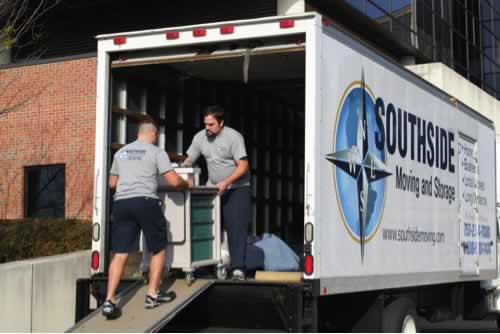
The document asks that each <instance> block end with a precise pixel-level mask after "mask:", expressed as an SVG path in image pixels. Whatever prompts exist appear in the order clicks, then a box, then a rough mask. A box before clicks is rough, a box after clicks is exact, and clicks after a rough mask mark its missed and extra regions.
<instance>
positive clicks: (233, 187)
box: [183, 106, 251, 280]
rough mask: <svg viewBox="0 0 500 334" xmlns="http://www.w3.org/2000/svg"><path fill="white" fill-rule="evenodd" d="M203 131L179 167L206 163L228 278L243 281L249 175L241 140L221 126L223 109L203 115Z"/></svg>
mask: <svg viewBox="0 0 500 334" xmlns="http://www.w3.org/2000/svg"><path fill="white" fill-rule="evenodd" d="M203 122H204V124H205V130H202V131H200V132H198V133H197V134H196V135H195V136H194V138H193V142H192V144H191V146H190V147H189V149H188V150H187V155H188V157H187V158H186V160H185V161H184V163H183V165H185V166H189V165H192V164H193V163H194V162H196V160H198V158H199V157H200V156H201V155H203V156H204V157H205V160H206V161H207V168H208V178H209V180H208V185H212V186H215V187H217V188H218V189H219V194H220V195H221V204H222V225H223V227H224V229H225V230H226V231H227V236H228V245H229V255H230V257H231V267H232V276H233V279H236V280H244V279H245V269H246V268H245V257H246V242H247V235H248V225H249V222H250V218H251V198H250V173H249V169H248V159H247V152H246V149H245V141H244V139H243V136H242V135H241V134H240V133H239V132H238V131H236V130H234V129H232V128H230V127H228V126H225V125H224V109H223V108H222V107H220V106H210V107H207V108H206V109H205V112H204V113H203Z"/></svg>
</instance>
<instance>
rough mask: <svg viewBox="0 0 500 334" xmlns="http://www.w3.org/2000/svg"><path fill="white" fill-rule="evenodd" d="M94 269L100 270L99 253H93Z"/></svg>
mask: <svg viewBox="0 0 500 334" xmlns="http://www.w3.org/2000/svg"><path fill="white" fill-rule="evenodd" d="M92 269H94V270H97V269H99V252H98V251H93V252H92Z"/></svg>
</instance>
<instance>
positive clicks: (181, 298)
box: [67, 278, 214, 333]
mask: <svg viewBox="0 0 500 334" xmlns="http://www.w3.org/2000/svg"><path fill="white" fill-rule="evenodd" d="M213 282H214V280H207V279H197V280H196V281H194V282H193V283H192V284H191V285H190V286H189V285H188V284H187V282H186V280H185V279H181V278H178V279H173V280H171V281H167V282H166V283H165V284H164V286H162V288H163V289H165V290H166V291H175V293H176V295H177V298H175V299H174V300H173V301H172V302H170V303H166V304H162V305H160V306H158V307H156V308H154V309H149V310H147V309H145V308H144V298H145V295H146V292H147V285H144V284H143V283H141V284H137V285H134V286H133V287H131V288H130V289H128V290H127V291H124V293H123V294H122V295H121V296H119V299H118V306H119V307H120V308H121V309H122V316H121V317H120V318H118V319H115V320H107V319H106V318H105V317H103V316H102V315H101V308H102V307H99V308H97V309H96V310H95V311H94V312H92V313H91V314H89V315H88V316H87V317H85V318H83V319H82V320H81V321H79V322H78V323H77V324H75V325H74V326H73V327H71V328H70V329H68V331H67V332H68V333H89V332H92V333H96V332H101V333H117V332H120V333H123V332H135V333H138V332H156V331H159V330H160V329H161V328H162V327H163V326H165V325H166V324H167V323H168V322H169V321H170V320H172V319H173V318H174V317H175V315H176V314H177V313H179V312H180V311H181V310H182V309H184V308H185V307H186V306H188V305H189V303H191V302H192V301H193V300H195V299H196V297H198V296H199V295H200V294H201V293H203V291H205V290H207V289H208V288H209V287H210V286H211V285H212V284H213Z"/></svg>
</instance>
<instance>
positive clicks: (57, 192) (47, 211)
mask: <svg viewBox="0 0 500 334" xmlns="http://www.w3.org/2000/svg"><path fill="white" fill-rule="evenodd" d="M65 183H66V182H65V167H64V165H51V166H36V167H26V168H25V169H24V185H25V186H24V215H25V217H27V218H64V202H65V195H64V188H65Z"/></svg>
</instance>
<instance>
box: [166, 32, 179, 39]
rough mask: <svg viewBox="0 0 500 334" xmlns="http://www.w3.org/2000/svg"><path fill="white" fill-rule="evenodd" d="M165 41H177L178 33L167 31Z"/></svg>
mask: <svg viewBox="0 0 500 334" xmlns="http://www.w3.org/2000/svg"><path fill="white" fill-rule="evenodd" d="M165 36H166V37H167V39H177V38H179V32H178V31H169V32H167V33H166V34H165Z"/></svg>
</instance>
